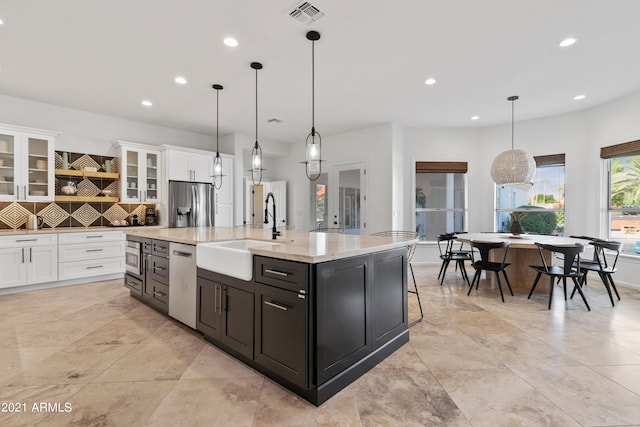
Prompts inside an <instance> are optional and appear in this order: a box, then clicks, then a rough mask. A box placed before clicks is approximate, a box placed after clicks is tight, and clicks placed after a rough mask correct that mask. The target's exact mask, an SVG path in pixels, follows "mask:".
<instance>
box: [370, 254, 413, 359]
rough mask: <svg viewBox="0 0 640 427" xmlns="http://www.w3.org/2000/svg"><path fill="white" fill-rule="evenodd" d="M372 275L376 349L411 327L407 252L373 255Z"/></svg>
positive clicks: (374, 344)
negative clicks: (409, 324) (409, 320)
mask: <svg viewBox="0 0 640 427" xmlns="http://www.w3.org/2000/svg"><path fill="white" fill-rule="evenodd" d="M370 274H371V278H370V282H371V283H372V284H373V290H372V313H373V314H374V316H373V318H372V322H371V323H372V339H373V349H374V350H375V349H377V348H378V347H380V346H382V345H384V344H385V343H387V342H389V341H390V340H392V339H393V338H394V337H396V336H397V335H398V334H400V333H402V332H403V331H406V330H407V328H408V301H407V251H406V250H393V251H386V252H379V253H375V254H373V255H372V256H371V268H370Z"/></svg>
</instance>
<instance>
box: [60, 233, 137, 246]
mask: <svg viewBox="0 0 640 427" xmlns="http://www.w3.org/2000/svg"><path fill="white" fill-rule="evenodd" d="M58 239H59V241H60V244H61V245H65V244H77V243H99V242H117V241H122V240H124V234H123V233H122V231H93V232H82V233H60V235H59V237H58Z"/></svg>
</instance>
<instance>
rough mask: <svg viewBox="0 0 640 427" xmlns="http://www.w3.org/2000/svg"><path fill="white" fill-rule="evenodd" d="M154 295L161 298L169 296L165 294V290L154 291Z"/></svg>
mask: <svg viewBox="0 0 640 427" xmlns="http://www.w3.org/2000/svg"><path fill="white" fill-rule="evenodd" d="M153 295H155V296H157V297H161V298H164V297H165V296H167V294H165V293H164V292H159V291H153Z"/></svg>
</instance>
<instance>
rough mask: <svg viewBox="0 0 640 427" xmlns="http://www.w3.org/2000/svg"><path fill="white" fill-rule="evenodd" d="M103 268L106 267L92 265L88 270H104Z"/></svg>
mask: <svg viewBox="0 0 640 427" xmlns="http://www.w3.org/2000/svg"><path fill="white" fill-rule="evenodd" d="M102 267H104V265H92V266H89V267H87V270H94V269H96V268H102Z"/></svg>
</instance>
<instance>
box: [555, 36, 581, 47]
mask: <svg viewBox="0 0 640 427" xmlns="http://www.w3.org/2000/svg"><path fill="white" fill-rule="evenodd" d="M577 41H578V39H576V38H574V37H567V38H566V39H564V40H562V41H561V42H560V44H559V45H558V46H560V47H569V46H571V45H574V44H575V43H576V42H577Z"/></svg>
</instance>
